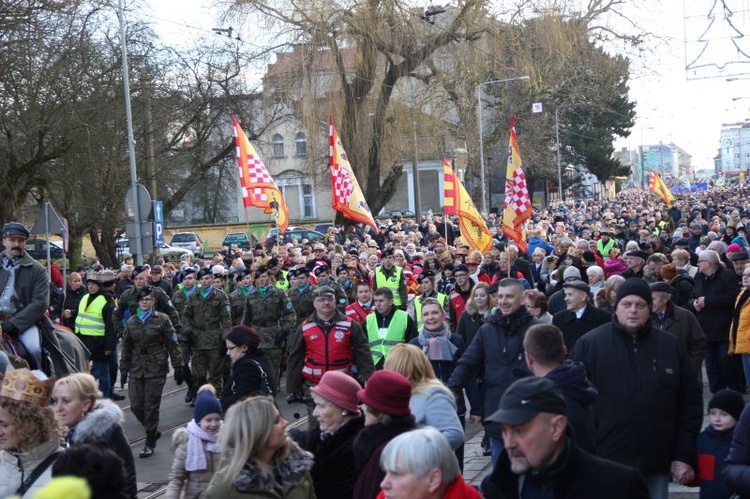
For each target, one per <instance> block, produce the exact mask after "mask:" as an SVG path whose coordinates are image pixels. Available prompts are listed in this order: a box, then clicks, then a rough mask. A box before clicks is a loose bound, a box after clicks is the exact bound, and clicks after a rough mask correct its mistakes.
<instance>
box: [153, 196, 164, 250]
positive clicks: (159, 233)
mask: <svg viewBox="0 0 750 499" xmlns="http://www.w3.org/2000/svg"><path fill="white" fill-rule="evenodd" d="M154 208H156V206H155V205H154ZM154 213H156V209H154ZM163 245H164V222H162V221H160V220H155V221H154V246H163Z"/></svg>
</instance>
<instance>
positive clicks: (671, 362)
mask: <svg viewBox="0 0 750 499" xmlns="http://www.w3.org/2000/svg"><path fill="white" fill-rule="evenodd" d="M570 359H571V360H574V361H578V362H583V364H584V365H585V366H586V368H587V369H588V372H589V379H590V380H591V382H592V383H593V384H594V386H596V388H597V390H599V397H598V398H597V399H596V401H595V402H594V413H595V417H596V427H597V445H596V455H597V456H599V457H603V458H605V459H611V460H613V461H616V462H619V463H622V464H625V465H627V466H633V467H636V468H638V469H639V470H641V471H642V472H643V473H644V474H651V473H668V472H669V470H670V463H671V462H672V461H675V460H677V461H681V462H684V463H688V464H689V463H692V462H693V461H694V458H695V437H696V436H697V435H698V432H699V431H700V427H701V422H702V420H703V398H702V395H701V387H700V386H699V384H698V377H697V376H696V375H695V373H694V372H693V367H692V365H691V363H690V359H689V358H688V356H687V352H686V351H685V349H684V348H683V347H682V345H680V342H679V340H677V338H675V337H674V336H672V335H671V334H664V333H663V332H662V331H659V330H658V329H655V328H653V327H651V325H650V322H649V323H647V324H646V325H645V326H644V327H642V328H641V329H640V330H639V331H638V332H637V334H636V336H635V338H633V337H632V336H631V335H630V334H629V333H628V332H627V331H626V330H625V328H623V327H622V326H621V325H620V324H619V322H618V321H617V318H616V317H613V320H612V323H611V324H605V325H604V326H599V327H598V328H596V329H594V330H593V331H591V332H590V333H588V334H587V335H585V336H583V337H582V338H581V339H580V340H578V342H577V343H576V346H575V347H574V348H573V351H572V352H571V353H570Z"/></svg>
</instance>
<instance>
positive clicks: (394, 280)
mask: <svg viewBox="0 0 750 499" xmlns="http://www.w3.org/2000/svg"><path fill="white" fill-rule="evenodd" d="M393 268H394V269H395V270H394V272H393V275H392V276H391V277H388V276H386V275H385V273H384V272H383V267H380V266H379V267H377V268H376V269H375V289H378V288H380V287H386V288H391V291H393V304H394V305H396V306H397V307H400V306H401V293H400V292H399V290H398V288H399V283H400V282H401V272H402V271H401V267H393Z"/></svg>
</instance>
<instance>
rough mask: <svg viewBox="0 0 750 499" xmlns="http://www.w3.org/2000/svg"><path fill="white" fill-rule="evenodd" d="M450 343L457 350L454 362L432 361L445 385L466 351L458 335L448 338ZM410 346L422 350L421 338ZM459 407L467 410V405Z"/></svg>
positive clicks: (414, 340)
mask: <svg viewBox="0 0 750 499" xmlns="http://www.w3.org/2000/svg"><path fill="white" fill-rule="evenodd" d="M461 315H462V316H463V315H464V314H461ZM448 341H450V342H451V343H452V344H453V346H455V347H456V348H457V350H456V353H455V354H454V355H453V360H432V359H430V364H432V369H433V371H435V376H436V377H437V379H439V380H440V381H442V382H443V383H447V382H448V380H449V379H450V378H451V375H452V374H453V370H454V369H455V368H456V362H458V359H460V358H461V356H462V355H463V354H464V351H466V343H464V339H463V338H462V337H461V336H459V335H458V334H455V333H451V335H450V337H449V338H448ZM409 344H411V345H414V346H416V347H419V348H420V349H421V348H422V347H421V345H420V344H419V337H417V338H414V339H413V340H411V341H410V342H409ZM459 405H460V406H461V407H463V409H464V411H465V410H466V407H465V404H459ZM461 407H459V408H461Z"/></svg>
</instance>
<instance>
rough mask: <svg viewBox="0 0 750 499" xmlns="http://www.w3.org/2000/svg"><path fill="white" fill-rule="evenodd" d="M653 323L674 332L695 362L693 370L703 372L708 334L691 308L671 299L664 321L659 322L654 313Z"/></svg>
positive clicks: (692, 361)
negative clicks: (681, 305) (705, 333)
mask: <svg viewBox="0 0 750 499" xmlns="http://www.w3.org/2000/svg"><path fill="white" fill-rule="evenodd" d="M651 325H652V326H654V327H655V328H657V329H661V330H662V331H667V332H669V333H672V334H673V335H675V336H676V337H677V339H678V340H680V343H682V346H684V347H685V350H686V351H687V353H688V356H689V357H690V362H691V363H692V364H693V371H694V372H695V373H696V374H699V373H700V372H701V366H702V365H703V358H704V357H705V355H706V348H707V347H708V345H707V343H706V336H705V335H704V334H703V328H701V325H700V323H699V322H698V319H696V318H695V314H693V313H692V312H691V311H689V310H685V309H684V308H681V307H678V306H676V305H674V304H673V303H672V302H671V301H669V302H667V313H666V315H665V316H664V322H659V320H658V318H657V317H656V314H653V315H652V320H651Z"/></svg>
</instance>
